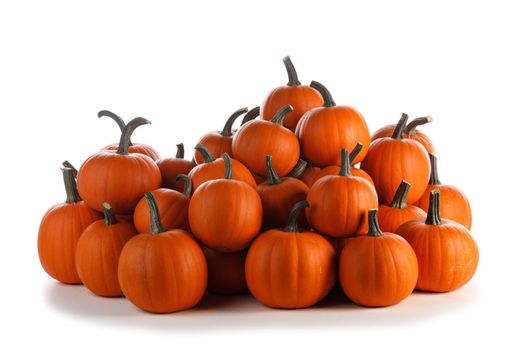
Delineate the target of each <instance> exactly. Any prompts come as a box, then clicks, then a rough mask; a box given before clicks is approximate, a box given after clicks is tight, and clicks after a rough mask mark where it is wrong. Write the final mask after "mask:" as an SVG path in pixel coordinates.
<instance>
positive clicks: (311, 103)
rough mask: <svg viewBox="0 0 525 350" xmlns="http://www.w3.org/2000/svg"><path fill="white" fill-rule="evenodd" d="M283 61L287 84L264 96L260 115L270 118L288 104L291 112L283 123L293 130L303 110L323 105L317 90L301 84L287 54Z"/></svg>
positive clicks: (266, 118)
mask: <svg viewBox="0 0 525 350" xmlns="http://www.w3.org/2000/svg"><path fill="white" fill-rule="evenodd" d="M283 62H284V66H285V68H286V72H287V73H288V84H287V85H286V86H280V87H278V88H275V89H273V90H272V91H270V93H269V94H268V95H267V96H266V97H265V99H264V101H263V103H262V104H261V117H262V118H263V119H265V120H271V119H272V118H273V117H274V116H275V114H276V113H277V111H278V110H279V109H280V108H281V107H282V106H284V105H287V104H289V105H291V106H292V107H293V112H291V113H289V114H287V115H286V117H285V118H284V121H283V125H284V126H285V127H286V128H288V129H290V130H292V131H294V130H295V127H296V125H297V123H298V121H299V119H300V118H301V117H302V116H303V114H304V113H305V112H307V111H308V110H310V109H312V108H315V107H319V106H322V105H323V97H322V96H321V94H320V93H319V92H317V90H315V89H313V88H311V87H309V86H308V85H302V84H301V82H300V81H299V78H298V77H297V71H296V70H295V67H294V65H293V63H292V60H291V59H290V57H289V56H286V57H285V58H283Z"/></svg>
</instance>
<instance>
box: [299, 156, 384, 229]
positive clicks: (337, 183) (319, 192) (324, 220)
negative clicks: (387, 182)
mask: <svg viewBox="0 0 525 350" xmlns="http://www.w3.org/2000/svg"><path fill="white" fill-rule="evenodd" d="M341 161H342V166H341V169H340V172H339V174H338V175H329V176H325V177H323V178H322V179H320V180H319V181H317V182H316V183H314V185H313V186H312V187H311V188H310V191H309V192H308V196H307V199H308V201H309V202H310V207H309V208H307V209H306V218H307V219H308V222H309V223H310V225H311V226H312V228H313V229H315V230H316V231H318V232H321V233H323V234H325V235H327V236H331V237H335V238H341V237H348V236H352V235H354V234H358V233H366V227H367V226H366V225H367V224H366V219H367V212H368V210H369V209H371V208H377V206H378V201H377V195H376V192H375V190H374V187H373V186H372V185H371V184H370V182H368V181H367V180H365V179H363V178H360V177H357V176H352V173H351V170H350V164H349V161H348V151H347V150H346V148H343V149H342V150H341Z"/></svg>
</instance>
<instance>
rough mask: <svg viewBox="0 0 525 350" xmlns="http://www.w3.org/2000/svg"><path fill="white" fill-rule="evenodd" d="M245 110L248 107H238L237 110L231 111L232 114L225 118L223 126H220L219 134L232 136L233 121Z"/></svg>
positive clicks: (246, 110)
mask: <svg viewBox="0 0 525 350" xmlns="http://www.w3.org/2000/svg"><path fill="white" fill-rule="evenodd" d="M246 112H248V107H244V108H239V109H238V110H236V111H235V112H233V114H232V115H230V117H229V118H228V119H227V120H226V123H225V124H224V128H222V131H221V135H222V136H227V137H228V136H232V135H233V132H232V127H233V123H235V121H236V120H237V118H239V117H240V116H241V115H243V114H244V113H246Z"/></svg>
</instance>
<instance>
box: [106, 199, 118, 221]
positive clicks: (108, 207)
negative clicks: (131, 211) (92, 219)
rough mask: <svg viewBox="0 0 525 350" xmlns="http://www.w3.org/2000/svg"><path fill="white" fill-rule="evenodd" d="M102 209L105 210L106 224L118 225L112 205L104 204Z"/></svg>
mask: <svg viewBox="0 0 525 350" xmlns="http://www.w3.org/2000/svg"><path fill="white" fill-rule="evenodd" d="M102 209H103V210H104V224H105V225H107V226H109V225H115V224H116V223H117V218H116V217H115V214H114V213H113V208H111V205H109V203H108V202H104V203H102Z"/></svg>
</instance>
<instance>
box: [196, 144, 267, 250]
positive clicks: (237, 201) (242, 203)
mask: <svg viewBox="0 0 525 350" xmlns="http://www.w3.org/2000/svg"><path fill="white" fill-rule="evenodd" d="M222 159H223V161H224V165H225V167H224V178H222V179H216V180H210V181H207V182H205V183H203V184H202V185H201V186H199V188H197V190H195V193H194V194H193V197H191V200H190V207H189V222H190V227H191V231H192V232H193V234H194V235H195V237H196V238H197V239H198V240H199V241H200V242H201V243H203V244H204V245H206V246H207V247H209V248H212V249H215V250H218V251H221V252H225V253H228V252H237V251H241V250H243V249H245V248H247V247H248V245H249V244H250V242H251V241H252V240H253V239H254V238H255V236H257V234H258V233H259V229H260V228H261V222H262V205H261V199H260V198H259V195H258V194H257V191H255V189H254V188H253V187H251V186H249V185H248V184H246V183H244V182H242V181H239V180H235V179H232V161H231V158H230V156H229V155H228V154H227V153H224V154H223V155H222Z"/></svg>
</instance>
